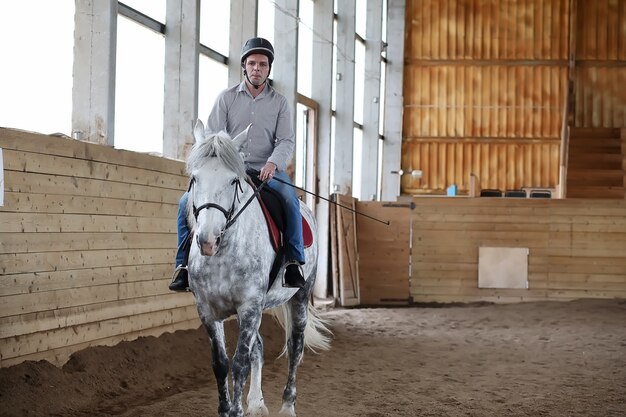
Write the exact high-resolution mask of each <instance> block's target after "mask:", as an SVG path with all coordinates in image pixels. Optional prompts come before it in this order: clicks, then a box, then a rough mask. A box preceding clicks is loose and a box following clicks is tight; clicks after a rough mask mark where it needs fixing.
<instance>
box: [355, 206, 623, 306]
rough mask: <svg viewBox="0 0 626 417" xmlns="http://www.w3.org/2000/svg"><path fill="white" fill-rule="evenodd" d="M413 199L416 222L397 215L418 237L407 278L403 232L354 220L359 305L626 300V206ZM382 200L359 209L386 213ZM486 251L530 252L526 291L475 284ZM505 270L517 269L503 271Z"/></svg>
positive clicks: (413, 248) (411, 255)
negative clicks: (357, 252) (356, 237)
mask: <svg viewBox="0 0 626 417" xmlns="http://www.w3.org/2000/svg"><path fill="white" fill-rule="evenodd" d="M413 203H414V207H415V208H414V209H413V210H410V211H409V210H406V209H405V210H406V211H405V213H410V218H406V217H403V216H400V215H396V216H394V217H393V219H394V220H395V221H396V222H397V223H398V224H401V226H400V228H402V227H404V228H406V231H404V232H401V233H402V235H404V236H406V235H408V233H411V235H412V238H411V249H410V250H411V253H410V256H409V258H410V260H407V261H406V262H407V263H406V265H407V266H408V265H409V264H410V265H411V273H410V277H408V276H407V274H406V273H402V271H401V270H402V262H403V260H404V259H406V258H407V254H406V253H405V252H404V251H405V250H406V245H405V244H404V243H403V239H402V238H401V237H400V235H399V230H398V228H397V226H396V228H385V227H384V226H382V227H381V226H379V225H376V224H374V223H368V222H367V220H362V221H359V222H358V223H357V226H358V227H357V236H358V242H359V275H360V278H361V279H360V285H361V300H362V302H364V303H367V304H391V303H390V302H389V300H388V299H389V298H395V299H396V300H395V301H399V299H401V298H402V297H403V296H404V297H410V298H409V299H408V300H407V302H406V303H407V304H408V303H410V302H474V301H491V302H517V301H531V300H570V299H576V298H626V200H589V199H584V200H583V199H563V200H561V199H530V198H485V197H482V198H464V197H456V198H454V197H416V198H414V199H413ZM384 204H385V203H359V204H357V209H359V210H362V209H365V211H366V212H367V213H376V212H377V213H378V214H379V215H381V214H382V215H383V216H384V214H383V213H384V211H383V207H384ZM376 206H377V208H376ZM409 229H410V232H409ZM481 247H484V248H522V249H528V258H527V268H528V271H527V282H528V284H527V285H528V287H527V288H479V285H478V281H479V266H480V265H479V264H480V261H479V259H480V257H479V251H480V248H481ZM390 270H393V271H394V273H393V274H391V276H390V274H389V273H388V271H390ZM509 272H510V273H514V272H516V271H507V270H506V269H505V270H504V272H503V273H504V274H507V273H509ZM389 294H394V296H393V297H391V296H390V295H389ZM404 294H406V295H404Z"/></svg>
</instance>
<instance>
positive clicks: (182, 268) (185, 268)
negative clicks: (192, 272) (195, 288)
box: [170, 265, 189, 284]
mask: <svg viewBox="0 0 626 417" xmlns="http://www.w3.org/2000/svg"><path fill="white" fill-rule="evenodd" d="M182 270H185V271H187V274H189V268H187V265H178V266H177V267H176V269H175V270H174V273H173V274H172V280H171V281H170V284H172V283H173V282H174V281H176V278H178V274H179V273H180V271H182ZM187 276H189V275H187Z"/></svg>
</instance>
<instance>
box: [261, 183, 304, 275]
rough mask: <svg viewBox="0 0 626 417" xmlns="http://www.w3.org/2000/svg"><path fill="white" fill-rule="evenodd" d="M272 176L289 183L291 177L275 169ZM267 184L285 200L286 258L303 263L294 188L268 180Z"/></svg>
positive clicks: (298, 207) (300, 217)
mask: <svg viewBox="0 0 626 417" xmlns="http://www.w3.org/2000/svg"><path fill="white" fill-rule="evenodd" d="M274 177H275V178H278V179H280V180H282V181H285V182H288V183H289V184H291V179H290V178H289V176H288V175H287V174H285V173H284V172H283V171H276V172H275V173H274ZM267 185H268V186H269V187H270V188H271V189H273V190H276V191H277V192H278V193H279V194H280V195H281V196H283V198H284V199H285V201H286V202H287V213H286V214H287V224H286V226H285V241H286V243H287V245H286V249H287V260H288V261H298V262H300V263H301V264H304V242H303V240H302V214H301V213H300V200H299V199H298V196H297V195H296V191H295V189H294V188H293V187H292V186H290V185H287V184H283V183H282V182H278V181H275V180H269V181H268V182H267Z"/></svg>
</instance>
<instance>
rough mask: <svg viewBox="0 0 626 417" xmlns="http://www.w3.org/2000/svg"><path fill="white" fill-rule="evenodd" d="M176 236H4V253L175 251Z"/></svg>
mask: <svg viewBox="0 0 626 417" xmlns="http://www.w3.org/2000/svg"><path fill="white" fill-rule="evenodd" d="M176 244H177V243H176V235H174V234H173V233H148V232H146V233H110V232H109V233H106V232H105V233H97V232H92V233H59V232H57V233H46V232H41V233H20V234H18V235H16V234H15V233H0V254H11V253H13V254H17V253H42V252H62V251H87V250H107V249H110V250H116V249H171V248H175V247H176Z"/></svg>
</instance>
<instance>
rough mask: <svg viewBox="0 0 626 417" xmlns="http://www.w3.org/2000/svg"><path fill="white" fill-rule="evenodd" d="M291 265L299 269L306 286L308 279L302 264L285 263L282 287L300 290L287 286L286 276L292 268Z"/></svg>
mask: <svg viewBox="0 0 626 417" xmlns="http://www.w3.org/2000/svg"><path fill="white" fill-rule="evenodd" d="M291 265H296V266H297V267H298V270H299V271H300V276H301V277H302V280H303V281H304V285H306V278H304V270H303V269H302V265H301V264H300V262H298V261H289V262H287V263H285V267H284V268H285V269H284V272H283V274H282V285H283V288H298V287H292V286H291V285H287V281H285V275H287V267H288V266H291Z"/></svg>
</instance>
